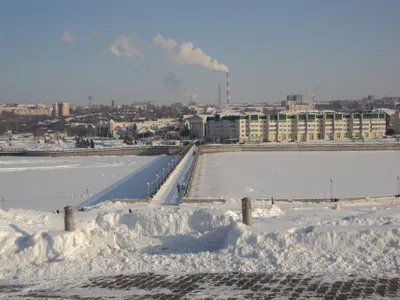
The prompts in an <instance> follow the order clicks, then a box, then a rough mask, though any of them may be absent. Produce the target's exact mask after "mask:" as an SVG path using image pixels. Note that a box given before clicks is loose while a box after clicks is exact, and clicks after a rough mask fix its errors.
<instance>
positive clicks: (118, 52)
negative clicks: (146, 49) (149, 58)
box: [108, 35, 143, 57]
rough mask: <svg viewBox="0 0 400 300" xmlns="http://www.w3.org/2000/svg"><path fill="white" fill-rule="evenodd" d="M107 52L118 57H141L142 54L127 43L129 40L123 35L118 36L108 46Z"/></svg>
mask: <svg viewBox="0 0 400 300" xmlns="http://www.w3.org/2000/svg"><path fill="white" fill-rule="evenodd" d="M108 51H109V52H111V53H112V54H114V55H115V56H118V57H123V56H124V57H134V56H140V57H143V55H142V53H140V52H139V50H137V49H136V48H135V47H134V46H133V45H132V44H131V43H130V42H129V38H128V37H126V36H123V35H121V36H118V37H117V38H116V39H115V40H114V42H113V43H112V44H110V45H109V46H108Z"/></svg>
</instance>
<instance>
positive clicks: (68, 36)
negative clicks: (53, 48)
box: [60, 30, 75, 44]
mask: <svg viewBox="0 0 400 300" xmlns="http://www.w3.org/2000/svg"><path fill="white" fill-rule="evenodd" d="M60 40H61V42H63V43H71V44H73V43H75V37H74V35H73V34H72V33H71V32H70V31H68V30H64V32H63V34H62V35H61V38H60Z"/></svg>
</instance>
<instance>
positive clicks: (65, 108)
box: [59, 102, 69, 117]
mask: <svg viewBox="0 0 400 300" xmlns="http://www.w3.org/2000/svg"><path fill="white" fill-rule="evenodd" d="M59 111H60V116H61V117H69V103H65V102H61V103H60V107H59Z"/></svg>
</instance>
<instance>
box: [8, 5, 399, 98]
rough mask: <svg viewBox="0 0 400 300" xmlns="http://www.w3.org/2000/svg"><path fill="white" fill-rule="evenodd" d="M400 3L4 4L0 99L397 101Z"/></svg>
mask: <svg viewBox="0 0 400 300" xmlns="http://www.w3.org/2000/svg"><path fill="white" fill-rule="evenodd" d="M399 11H400V1H398V0H385V1H378V0H376V1H374V0H352V1H348V0H337V1H321V0H304V1H296V0H274V1H272V0H271V1H265V0H254V1H249V2H244V1H239V0H232V1H229V0H220V1H211V0H206V1H202V2H193V1H187V2H185V1H179V0H171V1H165V2H164V1H157V0H148V1H143V0H138V1H128V0H120V1H115V2H111V1H105V0H98V1H97V0H87V1H79V0H70V1H51V0H38V1H23V0H3V1H1V3H0V49H1V50H0V53H1V54H2V55H1V56H0V67H1V69H0V70H1V72H0V103H52V102H55V101H65V102H70V103H72V104H85V103H87V97H88V96H89V95H91V96H93V97H95V100H94V101H93V104H110V102H111V100H115V101H116V103H117V104H129V103H132V102H140V101H156V103H157V104H171V103H173V102H188V100H189V96H190V95H193V97H197V100H198V101H199V102H200V103H210V104H211V103H216V102H217V100H218V84H221V100H222V102H225V100H226V92H225V91H226V72H228V70H229V72H230V77H231V102H233V103H237V102H248V103H253V102H264V101H267V102H269V103H272V102H276V101H281V100H284V99H285V96H286V95H287V94H303V96H304V98H305V100H307V97H308V96H307V95H308V91H309V90H310V89H311V90H312V91H313V93H314V94H315V95H316V97H317V101H324V100H335V99H359V98H362V97H365V96H366V95H369V94H371V95H375V96H376V97H378V98H379V97H382V96H385V95H386V96H400V86H399V85H398V84H397V81H398V80H399V78H400V61H399V59H398V55H397V54H398V53H399V52H400V51H399V50H400V40H399V39H398V33H399V29H400V19H399V18H398V12H399Z"/></svg>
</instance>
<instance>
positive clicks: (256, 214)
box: [252, 204, 283, 218]
mask: <svg viewBox="0 0 400 300" xmlns="http://www.w3.org/2000/svg"><path fill="white" fill-rule="evenodd" d="M282 214H283V212H282V210H281V209H280V208H279V206H278V205H276V204H273V205H271V206H270V207H263V208H253V212H252V216H253V218H261V217H276V216H280V215H282Z"/></svg>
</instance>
